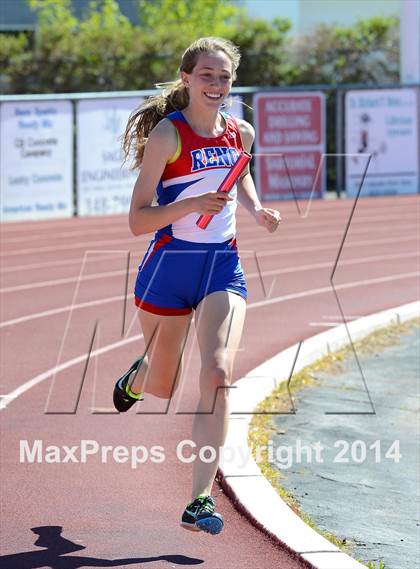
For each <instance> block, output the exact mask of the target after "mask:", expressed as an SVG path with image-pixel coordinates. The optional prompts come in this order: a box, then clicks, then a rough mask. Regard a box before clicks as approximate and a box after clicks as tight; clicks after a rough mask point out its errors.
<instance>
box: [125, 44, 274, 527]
mask: <svg viewBox="0 0 420 569" xmlns="http://www.w3.org/2000/svg"><path fill="white" fill-rule="evenodd" d="M239 60H240V54H239V50H238V48H237V47H236V46H235V45H234V44H232V43H231V42H229V41H227V40H224V39H220V38H201V39H199V40H197V41H195V42H194V43H193V44H192V45H191V46H190V47H189V48H188V49H187V50H186V51H185V53H184V55H183V57H182V61H181V65H180V79H179V80H178V81H176V82H175V83H174V84H172V87H171V88H170V89H169V90H167V92H166V93H164V94H163V95H158V96H156V97H153V98H151V99H149V100H148V101H147V102H146V103H145V104H144V105H142V106H141V107H140V108H139V109H138V110H137V111H135V112H134V113H133V114H132V115H131V116H130V119H129V121H128V124H127V128H126V131H125V135H124V150H125V153H126V157H127V156H128V155H129V154H130V152H131V150H134V167H137V168H138V167H140V165H141V170H140V173H139V176H138V179H137V181H136V183H135V186H134V190H133V196H132V200H131V206H130V213H129V225H130V229H131V231H132V233H133V234H134V235H143V234H145V233H150V232H155V236H154V239H153V240H152V241H151V243H150V246H149V249H148V251H147V253H146V255H145V256H144V258H143V260H142V263H141V265H140V267H139V272H138V276H137V281H136V286H135V302H136V305H137V306H138V307H139V311H138V312H139V318H140V324H141V328H142V331H143V334H144V338H145V343H146V352H145V354H144V356H143V357H141V358H140V359H138V360H137V361H136V362H134V363H133V365H132V366H131V368H130V369H129V370H128V371H127V372H126V373H125V374H124V375H123V376H122V377H120V378H119V380H118V381H117V383H116V385H115V389H114V405H115V407H116V408H117V410H118V411H127V410H128V409H129V408H130V407H131V406H132V405H133V404H134V403H135V402H136V401H139V400H142V399H143V393H144V392H146V393H152V394H153V395H155V396H157V397H161V398H165V399H168V398H170V397H171V396H172V395H173V393H174V390H175V389H176V386H177V383H178V380H179V377H180V376H181V371H182V358H183V349H184V345H185V343H186V339H187V335H188V329H189V324H190V320H191V316H192V312H193V310H195V323H196V333H197V340H198V345H199V349H200V355H201V370H200V378H199V381H200V401H199V405H198V408H197V414H195V415H194V422H193V432H192V439H193V440H194V442H195V443H196V444H197V447H198V448H201V447H202V446H204V445H210V446H211V447H213V448H214V449H215V450H216V453H217V457H216V460H215V461H214V462H212V463H204V462H201V461H200V460H197V461H195V462H194V466H193V487H192V495H191V502H190V503H189V504H188V505H187V507H186V509H185V511H184V513H183V515H182V519H181V525H182V526H183V527H184V528H186V529H190V530H193V531H200V530H203V531H207V532H209V533H211V534H217V533H219V532H220V531H221V530H222V528H223V519H222V516H221V515H220V514H219V513H217V512H215V502H214V499H213V497H212V496H211V488H212V484H213V481H214V478H215V476H216V472H217V467H218V461H219V458H220V451H219V448H220V447H221V446H223V444H224V441H225V437H226V431H227V421H228V416H229V409H228V397H229V389H228V387H229V385H230V382H231V377H232V370H233V365H234V359H235V355H236V351H237V349H238V346H239V342H240V338H241V334H242V329H243V325H244V319H245V310H246V297H247V289H246V282H245V279H244V275H243V271H242V267H241V263H240V260H239V256H238V250H237V248H236V240H235V232H236V225H235V210H236V207H237V200H238V201H239V202H240V203H241V204H242V205H243V206H244V207H245V208H246V209H247V210H248V211H249V213H250V214H251V215H252V216H253V218H254V219H255V221H256V223H258V224H259V225H262V226H263V227H265V228H266V229H267V230H268V231H270V232H272V231H275V230H276V229H277V226H278V224H279V222H280V214H279V212H278V211H276V210H273V209H270V208H264V207H262V205H261V203H260V201H259V199H258V197H257V193H256V191H255V186H254V183H253V180H252V177H251V175H250V173H249V168H247V169H246V170H245V171H244V173H243V174H242V175H241V177H240V178H239V180H238V181H237V183H236V185H235V186H234V188H233V189H232V190H231V192H230V193H229V194H226V193H222V192H217V191H216V190H217V188H218V187H219V185H220V183H221V181H222V180H223V179H224V177H225V176H226V173H227V172H228V171H229V168H231V167H232V165H233V164H234V163H235V161H236V159H237V157H238V153H239V152H240V151H241V150H246V151H248V152H250V149H251V146H252V143H253V140H254V130H253V128H252V126H251V125H250V124H248V123H247V122H245V121H243V120H235V119H234V118H233V116H231V115H229V114H227V113H224V112H221V110H220V107H221V105H222V104H223V103H224V102H225V100H226V98H227V97H228V95H229V92H230V89H231V86H232V81H233V80H234V79H235V74H236V69H237V67H238V65H239ZM155 196H156V198H157V203H158V205H157V206H156V205H152V201H153V198H154V197H155ZM200 214H213V215H214V217H213V219H212V221H211V223H210V224H209V226H208V227H207V229H205V230H203V229H200V228H199V227H198V226H197V225H196V221H197V219H198V217H199V216H200ZM200 412H201V413H200Z"/></svg>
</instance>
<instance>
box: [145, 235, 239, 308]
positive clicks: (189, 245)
mask: <svg viewBox="0 0 420 569" xmlns="http://www.w3.org/2000/svg"><path fill="white" fill-rule="evenodd" d="M223 290H226V291H229V292H233V293H236V294H239V295H240V296H242V297H243V298H244V299H245V300H246V298H247V286H246V281H245V277H244V273H243V270H242V266H241V262H240V259H239V254H238V249H237V246H236V239H235V238H234V237H232V238H231V239H229V240H228V241H224V242H223V243H195V242H192V241H184V240H182V239H177V238H175V237H172V235H169V234H166V233H164V234H163V235H161V236H160V238H155V239H154V240H153V241H152V242H151V243H150V246H149V249H148V250H147V253H146V254H145V256H144V258H143V260H142V262H141V264H140V266H139V271H138V275H137V280H136V286H135V303H136V306H138V307H139V308H142V309H143V310H147V311H148V312H153V313H154V314H163V315H178V314H189V313H190V312H192V310H193V309H194V310H195V309H196V308H197V306H198V304H199V303H200V301H201V300H202V299H203V298H204V297H205V296H207V295H208V294H210V293H212V292H216V291H223Z"/></svg>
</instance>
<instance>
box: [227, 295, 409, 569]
mask: <svg viewBox="0 0 420 569" xmlns="http://www.w3.org/2000/svg"><path fill="white" fill-rule="evenodd" d="M418 316H420V302H413V303H410V304H406V305H403V306H399V307H397V308H392V309H390V310H386V311H384V312H379V313H377V314H373V315H371V316H366V317H364V318H360V319H359V320H355V321H354V322H350V323H348V324H347V328H346V325H344V324H343V325H340V326H337V327H336V328H333V329H330V330H327V331H326V332H322V333H321V334H317V335H316V336H313V337H312V338H309V339H307V340H305V341H304V342H303V343H302V345H301V349H300V352H299V357H298V359H297V362H296V365H295V368H294V372H295V373H296V372H298V371H299V370H301V369H302V368H304V367H305V366H307V365H309V364H311V363H312V362H314V361H315V360H317V359H319V358H321V357H323V356H325V355H327V354H328V353H330V352H335V351H337V350H339V349H340V348H342V347H344V346H345V345H348V344H349V343H350V340H349V334H350V337H351V339H352V340H353V341H355V340H359V339H361V338H363V337H364V336H367V335H368V334H370V333H371V332H373V331H375V330H378V329H380V328H383V327H384V326H387V325H389V324H391V323H393V322H396V323H400V322H404V321H406V320H409V319H411V318H416V317H418ZM297 349H298V344H295V345H294V346H291V347H290V348H288V349H287V350H284V351H283V352H280V353H279V354H277V355H276V356H274V357H273V358H271V359H269V360H267V361H266V362H264V363H263V364H261V365H260V366H258V367H257V368H255V369H253V370H252V371H250V372H249V373H248V374H247V375H246V376H245V377H243V378H242V379H240V380H239V381H238V382H236V383H235V389H232V392H231V394H230V418H229V425H228V433H227V437H226V442H225V445H224V452H223V453H222V458H221V460H220V466H219V471H220V480H221V483H222V486H223V487H224V489H225V491H226V493H227V494H228V495H229V496H230V497H231V498H232V499H233V501H234V503H235V505H236V506H237V507H238V509H240V510H241V511H243V512H244V513H245V515H247V517H249V518H250V519H251V520H252V521H253V522H254V523H255V524H256V525H257V526H258V527H259V528H260V529H262V531H264V533H266V534H267V535H269V536H271V537H272V538H274V539H275V540H276V541H279V542H281V543H282V544H284V545H285V546H286V548H287V549H288V550H289V551H291V552H293V553H295V554H296V555H297V556H298V557H299V559H301V560H302V561H305V562H306V563H305V565H307V566H308V567H312V568H314V569H362V568H363V569H365V566H364V565H362V564H361V563H359V562H358V561H356V560H354V559H353V558H351V557H349V556H348V555H346V554H345V553H343V552H342V551H341V550H340V549H339V548H337V547H336V546H335V545H333V544H332V543H330V542H329V541H328V540H327V539H325V538H324V537H322V536H321V535H320V534H318V533H317V532H316V531H314V530H313V529H312V528H311V527H309V526H308V525H307V524H306V523H305V522H303V521H302V520H301V519H300V517H299V516H298V515H297V514H295V513H294V512H293V511H292V510H291V509H290V508H289V506H287V504H286V503H285V502H284V501H283V500H282V499H281V498H280V496H279V495H278V494H277V492H276V490H275V489H274V488H273V487H272V486H271V484H270V483H269V482H268V480H267V479H266V478H265V477H264V475H263V474H262V472H261V470H260V469H259V467H258V465H257V463H256V462H255V461H254V459H253V458H252V456H251V452H250V449H249V448H248V444H247V436H248V425H249V422H250V420H251V418H252V411H253V409H254V408H255V407H256V406H257V405H258V403H259V402H260V401H262V400H263V399H265V398H266V397H267V396H268V395H269V394H270V393H271V391H272V390H273V389H274V388H275V387H277V386H278V385H279V384H280V383H281V382H284V381H287V379H288V377H289V375H290V372H291V369H292V367H293V361H294V358H295V356H296V353H297ZM229 449H232V452H229Z"/></svg>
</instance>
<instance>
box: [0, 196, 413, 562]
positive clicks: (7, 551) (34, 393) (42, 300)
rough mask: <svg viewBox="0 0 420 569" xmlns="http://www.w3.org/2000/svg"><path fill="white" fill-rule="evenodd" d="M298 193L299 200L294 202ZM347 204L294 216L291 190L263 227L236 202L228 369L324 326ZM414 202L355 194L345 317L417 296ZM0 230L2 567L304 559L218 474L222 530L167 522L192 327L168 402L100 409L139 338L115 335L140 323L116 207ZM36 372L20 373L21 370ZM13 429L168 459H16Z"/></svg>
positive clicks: (247, 366)
mask: <svg viewBox="0 0 420 569" xmlns="http://www.w3.org/2000/svg"><path fill="white" fill-rule="evenodd" d="M306 205H307V204H304V203H300V207H301V209H302V210H303V211H304V210H305V207H306ZM352 205H353V200H338V201H323V202H313V203H312V204H311V207H310V209H309V213H308V215H307V217H301V216H299V215H298V213H297V209H296V206H295V204H294V202H287V203H284V202H280V203H277V204H272V203H270V206H271V207H278V208H279V209H280V210H281V213H282V217H283V222H282V224H281V226H280V228H279V230H278V231H277V232H276V233H275V234H268V233H267V232H266V231H265V230H264V229H263V228H261V227H258V226H256V225H255V224H254V223H253V221H252V219H251V218H250V217H249V215H248V214H247V213H246V212H245V211H244V210H243V209H242V208H240V209H239V210H238V247H239V251H240V255H241V259H242V263H243V266H244V269H245V272H246V276H247V281H248V287H249V293H250V294H249V301H248V313H247V319H246V324H245V330H244V336H243V341H242V346H241V351H240V352H239V354H238V357H237V362H236V368H235V370H234V376H235V380H236V379H239V378H240V377H242V376H243V375H244V374H245V373H246V372H248V371H249V370H251V369H253V368H254V367H255V366H256V365H258V364H259V363H261V362H262V361H263V360H265V359H267V358H269V357H270V356H273V355H274V354H276V353H277V352H279V351H281V350H282V349H284V348H286V347H288V346H290V345H291V344H294V343H296V342H298V341H299V340H304V339H305V338H307V337H309V336H312V335H314V334H316V333H318V332H320V331H323V330H325V329H326V328H325V326H323V324H324V325H326V324H327V323H329V322H337V323H338V322H340V312H339V308H338V306H337V303H336V300H335V296H334V294H333V292H332V289H331V287H330V284H329V277H330V274H331V270H332V268H333V266H334V262H335V259H336V256H337V253H338V247H339V245H340V242H341V240H342V237H343V234H344V230H345V227H346V223H347V220H348V217H349V215H350V211H351V208H352ZM418 206H419V199H418V197H417V196H413V197H408V196H407V197H397V198H394V197H392V198H375V199H371V198H363V199H361V200H359V202H358V204H357V207H356V210H355V214H354V217H353V221H352V224H351V227H350V230H349V232H348V235H347V239H346V241H345V245H344V248H343V251H342V255H341V258H340V262H339V264H338V267H337V270H336V273H335V276H334V284H335V286H336V288H337V292H338V295H339V298H340V302H341V304H342V308H343V310H344V313H345V315H346V317H347V318H348V319H351V318H354V317H359V316H363V315H366V314H370V313H373V312H377V311H379V310H383V309H386V308H389V307H392V306H395V305H400V304H404V303H407V302H411V301H414V300H417V299H418V296H419V272H420V271H419V257H418V254H419V242H418V229H419V207H418ZM1 237H2V248H1V261H2V263H1V268H2V273H1V275H2V279H1V288H2V295H1V298H2V307H1V314H2V327H1V328H0V332H1V334H2V340H1V348H2V364H1V372H2V385H1V394H3V395H7V394H9V395H10V394H12V395H13V396H16V397H15V398H14V399H8V400H6V402H7V403H8V406H7V407H6V408H5V409H4V410H2V411H1V412H0V419H1V421H2V435H3V436H2V447H1V462H2V472H1V474H2V478H3V484H2V490H1V494H2V496H1V497H2V521H1V523H2V528H1V529H2V537H3V539H2V551H1V554H2V555H3V556H8V557H4V558H3V559H1V558H0V564H1V566H2V567H4V568H5V569H8V568H12V567H13V568H19V569H21V568H29V567H31V568H32V567H54V568H56V567H57V568H58V567H59V568H65V569H70V568H76V567H77V568H78V567H92V566H95V567H110V566H113V567H129V566H133V565H135V566H138V567H140V566H143V564H144V566H145V567H148V568H149V567H156V568H157V567H177V566H187V565H193V564H199V565H200V566H201V567H206V568H209V569H237V568H241V569H254V568H257V567H258V568H261V569H273V568H282V569H289V568H298V567H302V565H301V564H300V563H299V562H298V561H296V560H294V559H293V557H292V556H291V554H290V553H288V552H287V551H285V550H283V549H282V548H281V547H280V546H279V545H278V544H276V543H274V542H272V541H271V540H270V539H269V538H268V537H266V536H264V535H263V534H262V533H261V532H260V531H259V530H257V529H256V528H254V527H253V526H252V525H251V524H250V523H249V522H248V521H247V520H246V519H245V518H244V517H243V516H242V515H241V514H240V513H239V512H238V511H237V510H236V509H235V508H234V507H233V505H232V503H231V502H230V501H229V500H228V498H227V497H226V496H224V494H223V492H222V491H221V489H220V488H219V487H218V486H217V485H215V486H214V489H213V494H214V495H216V496H217V498H218V499H217V506H218V510H219V511H220V512H221V513H222V514H223V516H224V517H225V521H226V527H225V530H224V532H223V533H222V534H221V535H219V536H209V535H207V534H194V533H190V532H186V531H185V530H183V529H182V528H180V527H179V525H178V523H179V518H180V515H181V513H182V510H183V508H184V506H185V503H186V502H187V501H188V500H189V496H190V484H191V465H189V464H183V463H181V462H180V461H179V460H178V459H177V458H176V455H175V449H176V445H177V444H178V443H179V442H180V441H181V440H184V439H189V438H190V437H191V423H192V415H191V414H187V413H188V412H192V411H193V410H194V409H195V403H196V401H197V397H198V386H197V377H198V369H199V357H198V354H197V350H196V349H195V346H194V341H193V337H194V333H193V330H191V331H190V337H189V341H188V344H187V351H186V360H185V361H186V364H187V366H186V368H185V372H184V383H183V386H182V387H181V389H182V392H181V389H180V392H179V394H177V397H176V400H175V401H172V403H171V405H170V406H169V410H168V412H167V413H164V411H165V407H166V402H165V401H164V400H161V399H157V398H155V397H153V396H148V397H147V401H145V402H143V403H142V404H141V408H140V405H139V406H138V407H139V412H138V413H137V414H135V413H133V412H131V413H129V414H126V415H123V414H122V415H118V414H114V413H113V411H112V401H111V395H112V388H113V384H114V381H115V378H116V377H117V376H118V375H119V374H120V373H121V371H122V370H124V369H125V368H126V367H127V364H128V363H130V362H131V360H132V359H133V358H134V357H135V356H136V355H138V354H139V353H141V352H142V350H143V347H144V342H143V338H142V337H140V338H139V339H138V340H136V341H129V338H130V337H134V336H138V335H140V329H139V325H138V321H137V318H136V312H135V308H134V304H133V302H132V294H131V293H132V289H133V283H134V279H135V275H136V268H137V265H138V263H139V261H140V259H141V257H142V256H143V254H144V252H145V250H146V247H147V244H148V242H149V240H150V235H149V236H143V237H141V238H134V237H132V236H131V235H130V233H129V230H128V227H127V221H126V218H125V216H118V217H107V218H85V219H70V220H64V221H58V220H55V221H46V222H31V223H18V224H8V225H5V226H3V228H2V232H1ZM86 251H90V252H89V253H86ZM93 251H95V252H96V253H93ZM128 251H131V257H130V274H129V283H128V291H129V300H128V304H127V307H126V316H125V319H124V318H123V314H124V290H125V273H126V263H127V253H128ZM98 252H103V254H101V255H99V253H98ZM254 252H256V253H257V260H256V258H255V255H254ZM83 259H85V263H84V265H82V262H83ZM257 261H258V262H257ZM258 265H259V269H260V272H259V269H258ZM260 273H261V274H260ZM114 297H115V298H114ZM110 299H111V300H110ZM98 301H99V302H98ZM72 305H73V310H72V311H71V310H70V307H71V306H72ZM80 305H81V306H80ZM96 320H98V321H99V326H98V330H99V332H98V333H97V335H96V340H95V342H94V345H93V349H94V350H96V349H98V348H101V347H104V346H108V347H110V348H109V349H108V350H104V351H103V352H101V353H100V355H98V357H96V358H93V359H92V360H91V364H90V365H89V367H88V370H87V374H86V378H85V384H84V387H83V390H82V393H81V397H80V401H79V404H78V408H77V412H75V413H72V410H74V407H75V405H76V401H77V395H78V389H79V387H80V381H81V377H82V375H83V370H84V366H85V360H86V358H83V357H82V358H80V360H81V361H78V360H76V363H73V364H72V362H71V360H73V359H74V358H78V357H80V356H83V355H84V354H86V353H87V352H88V351H89V346H90V342H91V339H92V333H93V329H94V324H95V321H96ZM123 321H125V331H124V337H122V327H123ZM66 330H67V333H66ZM63 338H65V340H64V344H63V345H62V341H63ZM61 347H62V351H61V354H60V349H61ZM111 348H112V349H111ZM66 362H70V363H69V364H68V365H67V366H64V367H65V369H64V370H63V371H61V372H60V373H57V374H56V377H55V382H54V389H52V391H51V392H50V388H51V386H52V385H53V377H52V376H53V372H51V373H49V374H48V373H46V372H48V371H49V370H53V369H54V368H55V366H56V365H57V364H59V365H60V364H63V363H66ZM95 364H96V365H95ZM42 374H44V375H42ZM34 378H35V381H33V382H32V383H33V385H32V387H30V384H27V382H28V381H30V380H32V379H34ZM43 378H44V380H43V381H41V380H42V379H43ZM95 382H96V383H95ZM95 385H96V388H95ZM19 386H25V387H24V389H23V390H22V391H21V392H20V393H19V392H16V391H15V390H16V389H17V388H18V387H19ZM49 393H50V398H49V403H48V405H47V399H48V394H49ZM46 405H47V408H48V411H49V412H50V413H49V414H45V413H44V410H45V408H46ZM93 410H96V411H97V412H96V413H94V412H93ZM98 411H99V412H98ZM177 411H178V413H177ZM63 412H66V413H67V414H63ZM151 412H154V414H145V413H151ZM159 412H160V413H159ZM180 412H183V413H184V414H180ZM57 413H58V414H57ZM24 439H27V440H28V441H29V443H30V444H32V442H33V441H34V440H35V439H41V440H42V441H43V442H44V445H45V446H48V445H58V446H61V445H67V446H73V445H80V441H81V440H82V439H92V440H95V441H97V442H98V443H99V444H100V445H112V446H116V445H124V446H126V447H130V446H136V445H137V446H138V445H144V446H145V447H146V448H147V449H150V448H151V447H152V446H154V445H161V446H162V447H163V448H164V454H165V456H166V461H164V462H163V463H161V464H155V463H153V462H152V461H151V460H150V458H149V460H147V461H146V462H144V464H140V465H139V467H138V468H137V469H132V468H131V467H130V464H129V463H120V464H119V463H116V462H115V461H114V460H112V459H111V458H109V459H108V462H107V463H104V464H101V462H100V459H99V458H98V457H90V458H88V460H87V462H86V463H85V464H82V463H78V464H76V463H72V462H70V463H65V464H46V463H41V464H37V463H35V464H27V463H20V462H19V441H20V440H24ZM40 526H62V527H63V532H62V536H63V537H64V538H67V539H68V540H71V541H73V542H75V543H78V544H82V545H83V546H85V549H84V550H81V551H76V552H73V553H71V551H72V548H71V547H69V548H67V547H66V543H65V542H64V541H60V540H59V539H57V538H54V537H53V534H54V530H49V531H50V537H49V538H48V537H45V536H44V537H43V538H42V539H41V540H40V541H39V542H38V546H34V543H35V541H36V539H38V535H36V534H35V533H33V532H31V528H33V527H40ZM41 531H42V530H41ZM44 531H48V530H44ZM51 536H52V537H51ZM45 547H47V549H45ZM28 552H33V553H32V554H31V553H28ZM69 552H70V553H69ZM66 553H68V554H66ZM58 556H59V557H58ZM107 560H108V561H107ZM111 560H115V561H114V562H112V561H111ZM119 560H120V561H119Z"/></svg>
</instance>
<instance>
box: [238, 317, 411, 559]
mask: <svg viewBox="0 0 420 569" xmlns="http://www.w3.org/2000/svg"><path fill="white" fill-rule="evenodd" d="M415 327H420V318H416V319H413V320H409V321H407V322H404V323H403V324H391V325H390V326H387V327H386V328H383V329H381V330H379V331H376V332H373V333H372V334H370V335H369V336H367V337H365V338H363V339H362V340H359V341H357V342H354V343H353V345H354V350H355V351H356V354H357V355H373V354H378V353H380V352H382V351H383V350H384V349H385V348H386V347H388V346H393V345H396V344H398V343H399V342H400V338H401V336H402V335H403V334H408V333H410V332H412V330H413V329H414V328H415ZM352 355H353V348H352V347H351V346H347V347H344V348H342V349H341V350H339V351H337V352H335V353H332V354H328V355H327V356H325V357H323V358H321V359H319V360H316V361H315V362H313V363H312V364H311V365H309V366H306V367H305V368H303V369H302V370H301V371H299V372H298V373H296V374H294V375H293V376H292V380H291V382H290V393H291V397H292V400H293V403H295V396H296V394H297V393H299V392H300V391H302V390H303V389H313V388H316V387H319V386H320V384H321V380H320V379H319V378H318V377H317V374H319V373H321V372H325V373H329V374H335V373H337V374H338V373H340V372H342V371H343V370H344V364H345V362H346V360H347V359H348V358H349V357H350V356H352ZM274 411H276V413H279V412H283V413H287V412H290V411H292V405H291V401H290V397H289V394H288V392H287V382H286V381H284V382H282V383H281V384H280V385H279V386H278V387H277V388H276V389H275V390H274V391H272V392H271V394H270V395H269V396H268V397H267V398H266V399H264V400H263V401H262V402H261V403H260V404H259V405H258V406H257V407H256V408H255V409H254V413H261V412H263V413H265V414H255V415H254V416H253V418H252V420H251V423H250V425H249V431H248V446H249V447H250V449H251V451H252V455H253V457H254V460H256V462H257V464H258V466H259V468H260V469H261V472H262V473H263V474H264V476H265V477H266V478H267V480H268V481H269V482H270V484H271V485H272V486H273V488H275V490H276V491H277V493H278V494H279V496H280V497H281V498H282V499H283V500H284V501H285V502H286V504H288V506H289V507H290V508H291V509H292V510H293V511H294V512H295V513H296V514H297V515H299V516H300V518H301V519H302V520H303V521H304V522H305V523H306V524H308V525H309V526H310V527H311V528H313V529H314V530H315V531H316V532H318V533H319V534H320V535H322V536H323V537H325V538H326V539H328V541H330V542H331V543H333V544H334V545H336V546H337V547H338V548H339V549H341V550H342V551H343V552H344V553H347V554H348V555H350V556H352V551H353V549H354V546H355V543H354V542H353V541H352V540H351V539H348V538H346V537H344V538H340V537H338V536H336V535H335V534H333V533H332V532H329V531H326V530H323V529H321V528H319V527H317V525H316V523H315V522H314V521H313V520H312V518H311V517H310V515H309V514H307V513H305V512H302V511H301V508H300V504H299V502H298V501H297V500H296V498H295V497H294V495H293V494H292V493H291V492H289V491H287V490H286V489H285V488H283V486H282V484H281V480H282V479H284V478H285V475H284V474H283V473H282V472H280V471H279V470H278V469H277V468H274V467H273V466H272V465H271V463H270V461H269V459H268V451H267V450H266V451H263V452H261V451H260V457H259V460H257V459H256V449H257V448H258V447H259V448H260V449H261V448H263V447H266V448H267V447H268V442H269V440H270V435H272V434H283V431H281V430H280V431H279V430H278V428H277V427H276V426H275V425H274V423H273V420H272V415H270V412H274ZM360 563H362V564H364V565H366V567H368V569H386V568H385V565H384V564H383V562H382V561H379V565H376V562H375V561H368V562H364V561H360Z"/></svg>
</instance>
